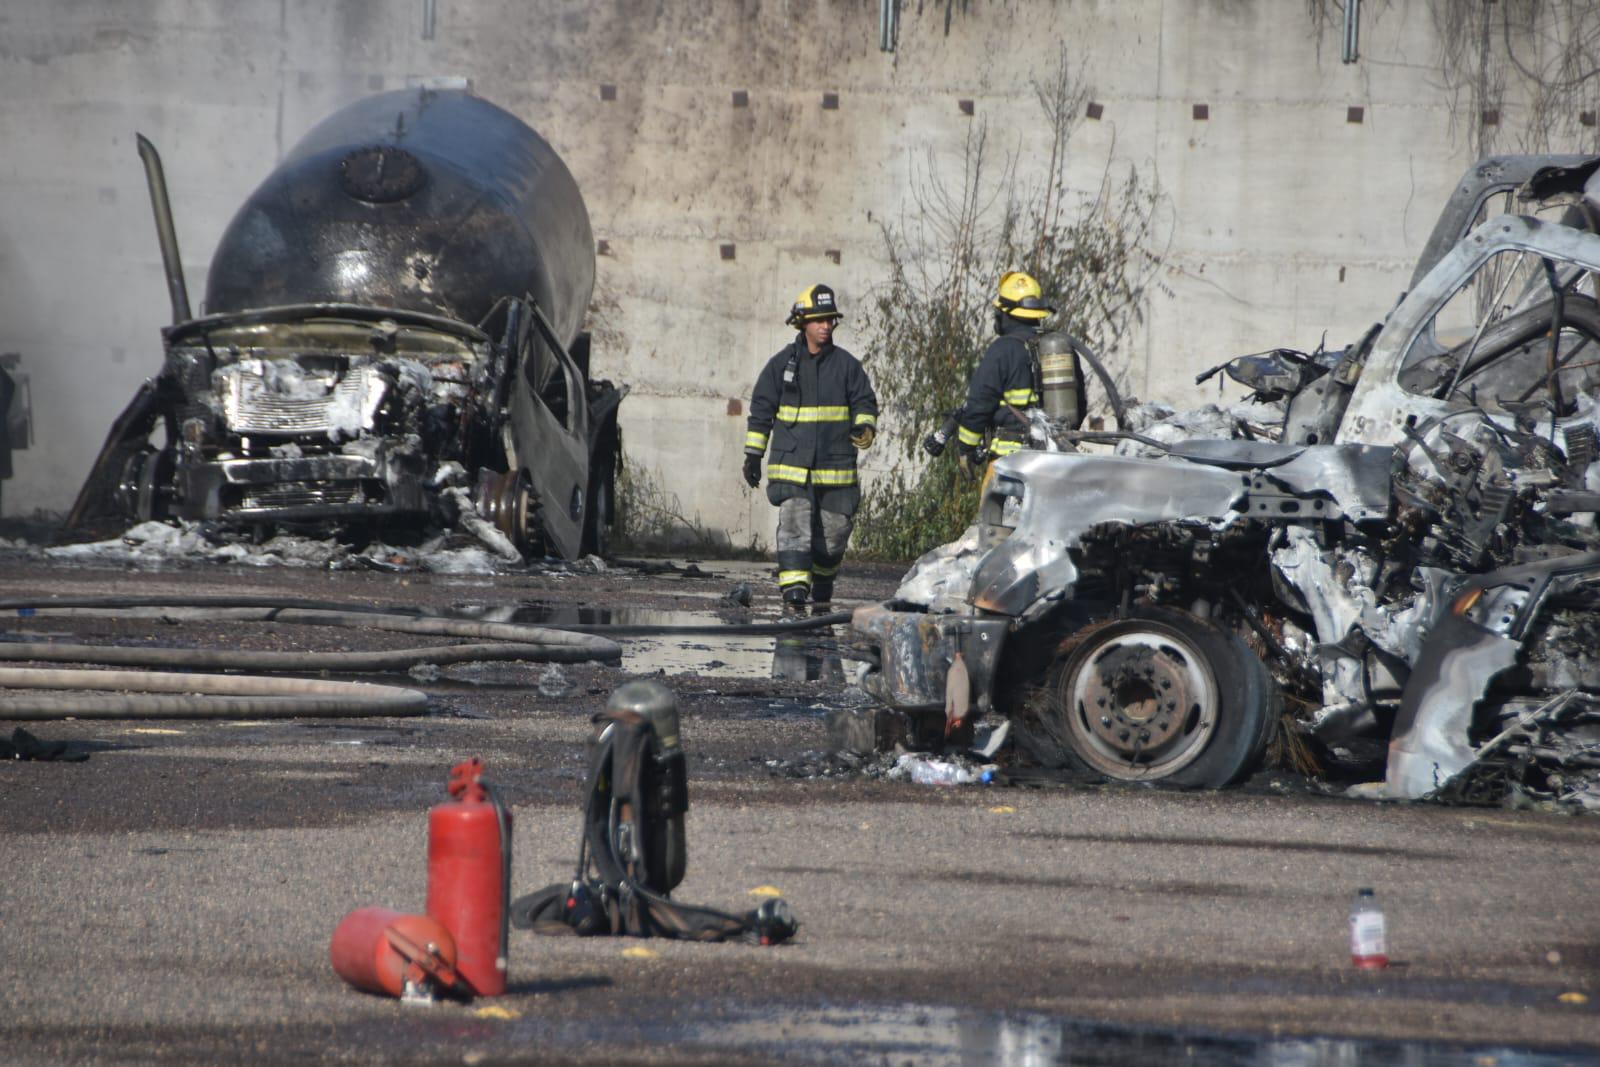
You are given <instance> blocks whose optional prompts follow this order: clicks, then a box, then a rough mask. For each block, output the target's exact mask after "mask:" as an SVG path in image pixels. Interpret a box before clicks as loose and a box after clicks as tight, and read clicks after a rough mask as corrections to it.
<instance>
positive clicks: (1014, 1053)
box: [409, 1004, 1596, 1067]
mask: <svg viewBox="0 0 1600 1067" xmlns="http://www.w3.org/2000/svg"><path fill="white" fill-rule="evenodd" d="M438 1022H439V1023H443V1024H444V1027H443V1028H444V1030H448V1031H449V1032H450V1036H451V1037H452V1038H453V1039H464V1040H469V1041H483V1042H491V1043H499V1042H510V1043H511V1044H514V1045H516V1046H518V1047H524V1048H527V1047H541V1046H542V1047H544V1048H546V1049H549V1050H552V1051H554V1050H555V1049H559V1048H561V1047H566V1048H569V1049H571V1048H575V1047H582V1048H583V1049H584V1050H585V1051H586V1053H588V1054H598V1053H600V1052H601V1051H602V1050H614V1051H615V1055H612V1056H610V1057H609V1058H610V1060H611V1062H632V1060H631V1058H630V1055H629V1053H628V1050H636V1049H639V1048H641V1047H651V1048H659V1047H664V1046H666V1047H671V1048H672V1049H673V1050H674V1052H675V1053H676V1054H677V1055H678V1056H680V1057H681V1056H685V1055H687V1056H690V1057H693V1056H695V1055H697V1054H701V1053H703V1054H705V1055H706V1056H707V1057H708V1058H713V1059H720V1058H725V1057H730V1056H731V1057H738V1058H739V1059H740V1061H741V1062H742V1061H743V1060H745V1059H746V1058H749V1059H752V1060H755V1061H760V1062H773V1063H777V1062H782V1063H804V1064H850V1065H856V1064H864V1063H872V1064H876V1063H891V1064H901V1063H907V1064H913V1063H914V1064H917V1065H918V1067H958V1065H960V1067H964V1065H968V1064H993V1065H996V1067H1078V1065H1081V1067H1088V1065H1091V1064H1092V1065H1096V1067H1169V1065H1177V1064H1184V1065H1189V1067H1566V1065H1578V1064H1593V1063H1595V1062H1596V1060H1595V1058H1594V1054H1593V1052H1592V1051H1591V1050H1585V1049H1565V1050H1563V1049H1527V1048H1515V1047H1510V1046H1503V1045H1493V1044H1449V1043H1445V1042H1427V1041H1390V1040H1371V1039H1359V1038H1340V1037H1285V1036H1277V1037H1272V1036H1264V1035H1251V1034H1224V1033H1211V1032H1206V1031H1203V1030H1164V1029H1157V1028H1141V1027H1131V1026H1122V1025H1117V1024H1111V1023H1102V1022H1089V1021H1081V1020H1072V1019H1062V1018H1058V1017H1054V1016H1049V1015H1040V1014H1020V1013H1018V1014H1012V1013H1005V1014H1002V1013H995V1012H981V1011H972V1010H967V1009H960V1008H950V1007H935V1006H927V1005H917V1004H903V1005H890V1006H880V1007H797V1006H792V1005H784V1006H779V1005H770V1006H752V1005H749V1004H739V1005H728V1004H721V1005H717V1004H705V1005H702V1006H701V1009H700V1011H699V1013H698V1018H697V1019H696V1020H695V1021H692V1022H679V1021H673V1022H668V1021H665V1020H659V1019H652V1018H649V1017H648V1015H646V1014H644V1013H639V1014H635V1015H632V1016H621V1017H613V1018H609V1019H606V1020H605V1021H600V1020H596V1019H592V1018H591V1019H586V1020H576V1019H569V1020H564V1021H561V1022H556V1021H554V1020H549V1019H533V1018H524V1019H518V1020H516V1021H513V1022H510V1023H509V1024H506V1025H504V1026H503V1027H501V1026H489V1025H483V1026H482V1027H481V1029H480V1028H479V1027H475V1026H473V1024H470V1023H464V1022H463V1021H462V1020H459V1019H456V1020H453V1021H451V1022H448V1023H446V1022H445V1021H444V1020H443V1019H439V1020H438ZM419 1023H420V1025H418V1026H417V1028H416V1029H415V1030H411V1031H410V1033H409V1037H410V1039H411V1040H412V1042H413V1043H414V1044H413V1046H412V1047H418V1046H425V1045H427V1044H429V1043H431V1041H432V1040H433V1039H435V1038H437V1037H439V1036H441V1032H440V1030H438V1029H436V1028H435V1026H434V1025H432V1024H431V1023H429V1022H421V1021H420V1020H419ZM463 1028H465V1031H470V1032H464V1029H463Z"/></svg>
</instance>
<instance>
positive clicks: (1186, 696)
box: [1041, 608, 1279, 789]
mask: <svg viewBox="0 0 1600 1067" xmlns="http://www.w3.org/2000/svg"><path fill="white" fill-rule="evenodd" d="M1063 648H1064V649H1065V651H1064V652H1063V653H1062V654H1060V655H1058V656H1057V658H1056V660H1055V661H1054V662H1053V663H1052V664H1051V666H1050V668H1049V672H1048V675H1047V677H1048V689H1047V693H1046V700H1045V701H1044V707H1043V709H1042V712H1041V725H1043V726H1044V728H1045V729H1046V730H1047V731H1048V732H1049V733H1050V734H1051V736H1052V737H1053V738H1054V739H1055V740H1056V742H1057V743H1058V744H1059V745H1060V747H1061V749H1062V750H1063V751H1064V752H1065V754H1066V756H1067V759H1068V760H1069V762H1071V763H1072V764H1073V765H1075V766H1076V767H1078V768H1079V769H1081V770H1087V771H1090V772H1093V773H1095V774H1100V775H1103V776H1105V777H1107V778H1112V779H1118V780H1121V781H1133V782H1150V781H1161V782H1167V783H1169V784H1172V785H1176V786H1185V787H1189V788H1199V789H1222V788H1224V787H1226V786H1229V785H1232V784H1234V783H1235V782H1237V781H1239V780H1240V779H1241V778H1243V777H1244V776H1245V775H1247V774H1248V773H1250V772H1251V771H1252V770H1254V769H1255V767H1256V765H1257V764H1259V763H1260V761H1261V756H1262V753H1263V752H1264V751H1265V749H1266V744H1267V737H1268V734H1269V732H1270V730H1271V728H1272V725H1273V723H1274V720H1275V719H1276V718H1277V709H1278V700H1279V698H1278V691H1277V686H1276V684H1275V683H1274V682H1273V680H1272V675H1271V674H1270V673H1268V671H1267V668H1266V666H1265V665H1264V664H1263V663H1262V662H1261V660H1260V659H1259V658H1258V657H1257V656H1256V654H1255V653H1254V652H1252V651H1250V649H1249V647H1248V646H1246V645H1245V643H1244V642H1243V641H1241V640H1239V638H1238V637H1236V636H1234V635H1233V634H1231V633H1228V632H1227V631H1225V630H1222V629H1220V628H1219V627H1217V626H1216V625H1214V624H1212V623H1210V622H1206V621H1204V620H1202V619H1198V618H1196V617H1195V616H1193V615H1189V614H1187V613H1185V612H1181V611H1172V610H1169V609H1164V608H1142V609H1138V610H1136V611H1135V612H1134V614H1133V617H1131V618H1127V619H1119V620H1115V621H1112V622H1104V623H1098V624H1096V625H1094V626H1091V627H1087V628H1086V629H1084V630H1080V631H1079V632H1078V633H1077V634H1075V635H1073V637H1071V638H1069V639H1068V640H1067V641H1066V642H1064V643H1063Z"/></svg>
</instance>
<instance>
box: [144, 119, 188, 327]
mask: <svg viewBox="0 0 1600 1067" xmlns="http://www.w3.org/2000/svg"><path fill="white" fill-rule="evenodd" d="M134 136H136V137H137V138H138V139H139V158H140V159H142V160H144V177H145V181H146V182H147V183H148V184H149V186H150V207H151V208H152V209H153V210H154V211H155V214H156V237H158V238H159V239H160V241H161V265H162V267H163V268H165V270H166V272H167V292H168V293H169V294H170V295H171V297H172V324H173V325H174V326H176V325H177V324H178V323H180V322H188V321H189V320H190V319H192V318H194V316H193V315H192V314H190V312H189V290H188V289H187V288H186V287H185V286H184V284H183V258H182V257H181V256H179V255H178V231H177V230H175V229H174V228H173V226H172V201H171V200H169V199H168V198H167V176H166V173H165V172H164V171H163V170H162V169H161V154H160V153H159V152H157V151H156V146H155V145H153V144H151V143H150V141H149V139H148V138H146V137H145V135H144V134H142V133H140V134H135V135H134Z"/></svg>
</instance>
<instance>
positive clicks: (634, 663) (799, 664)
mask: <svg viewBox="0 0 1600 1067" xmlns="http://www.w3.org/2000/svg"><path fill="white" fill-rule="evenodd" d="M450 614H451V615H452V616H453V617H456V618H463V619H473V620H477V621H480V622H509V623H522V624H524V625H530V626H556V627H562V626H572V627H577V626H582V627H658V626H659V627H696V628H700V629H707V630H710V629H712V628H723V627H728V628H732V627H739V626H749V625H751V624H752V623H755V624H760V623H771V622H776V621H779V620H776V619H770V618H756V617H752V615H751V613H750V612H749V611H742V610H737V609H725V610H722V611H674V610H661V609H653V608H636V607H614V608H591V607H582V606H578V605H571V604H560V605H557V604H539V603H524V604H513V605H495V606H493V607H481V606H474V605H457V606H456V608H455V609H453V610H452V611H451V612H450ZM847 629H848V628H847V627H845V626H831V627H825V628H820V629H816V630H803V631H799V632H796V633H786V634H779V635H772V634H740V633H718V632H703V633H681V634H672V633H667V634H627V633H620V634H618V635H617V636H616V638H615V639H616V640H617V641H619V642H620V643H621V645H622V668H623V669H624V670H626V671H628V672H630V673H633V674H652V673H654V672H656V671H658V670H660V671H665V672H666V673H668V674H678V673H690V674H698V675H703V676H706V677H713V678H775V679H779V680H782V681H793V682H822V683H825V684H832V685H844V684H846V683H847V682H848V681H849V680H850V679H851V678H852V677H854V675H855V672H856V669H857V667H858V666H859V665H860V663H859V660H856V659H852V658H851V651H850V649H849V648H848V646H843V645H841V644H840V638H841V633H840V632H841V631H845V630H847ZM598 632H601V633H605V632H606V631H605V630H604V629H601V630H599V631H598Z"/></svg>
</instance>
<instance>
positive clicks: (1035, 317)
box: [923, 270, 1055, 473]
mask: <svg viewBox="0 0 1600 1067" xmlns="http://www.w3.org/2000/svg"><path fill="white" fill-rule="evenodd" d="M993 306H994V332H995V334H996V335H997V336H996V337H995V339H994V340H993V341H991V342H990V343H989V347H988V348H987V349H985V350H984V353H983V359H981V360H980V361H979V362H978V369H977V370H976V371H974V372H973V374H972V380H971V381H970V382H969V383H968V384H967V400H966V403H965V404H963V405H962V406H961V409H960V410H959V411H957V412H956V413H955V416H954V419H955V422H956V447H957V449H958V451H959V455H960V459H961V466H962V469H963V470H966V471H968V472H969V473H974V472H977V471H981V470H982V468H983V465H984V464H985V463H987V462H988V461H989V460H990V459H991V458H992V457H994V456H1004V455H1009V454H1010V453H1012V452H1015V451H1017V449H1019V448H1022V447H1023V446H1024V445H1025V444H1026V443H1027V440H1028V409H1029V408H1034V407H1037V406H1038V405H1039V401H1040V396H1039V389H1040V383H1039V379H1038V369H1037V368H1038V360H1037V359H1036V357H1035V355H1034V352H1033V347H1032V342H1033V341H1034V339H1035V338H1036V337H1037V336H1038V329H1039V326H1040V325H1041V324H1042V323H1043V322H1044V320H1045V319H1046V318H1048V317H1049V316H1050V315H1052V314H1054V312H1055V308H1053V307H1051V306H1049V305H1048V304H1046V303H1045V302H1044V299H1043V293H1042V291H1041V290H1040V288H1039V283H1038V282H1037V281H1035V280H1034V278H1033V276H1032V275H1029V274H1024V273H1023V272H1022V271H1017V270H1013V271H1007V272H1006V273H1005V274H1004V275H1002V276H1001V278H1000V285H999V288H998V291H997V292H996V294H995V298H994V303H993ZM985 434H988V436H989V447H988V451H987V454H985V450H984V447H983V442H984V435H985ZM939 437H940V435H938V434H929V435H928V437H927V439H926V440H924V441H923V447H924V448H925V449H927V451H928V452H929V453H930V454H932V455H935V456H937V455H938V454H939V453H940V452H942V451H944V441H942V440H939Z"/></svg>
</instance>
